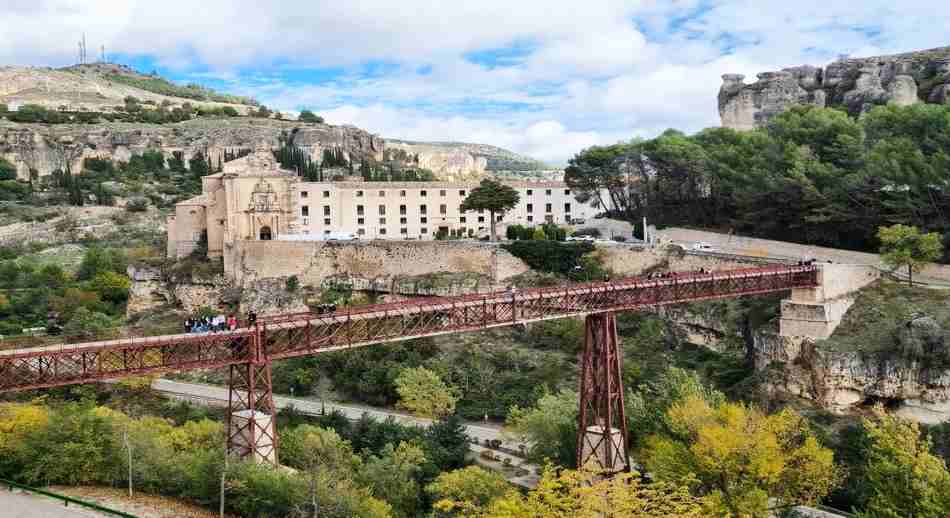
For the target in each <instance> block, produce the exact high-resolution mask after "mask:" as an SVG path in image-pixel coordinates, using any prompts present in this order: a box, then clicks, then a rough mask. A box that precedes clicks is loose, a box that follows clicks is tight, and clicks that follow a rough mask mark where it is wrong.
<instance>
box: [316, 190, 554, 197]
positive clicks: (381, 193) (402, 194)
mask: <svg viewBox="0 0 950 518" xmlns="http://www.w3.org/2000/svg"><path fill="white" fill-rule="evenodd" d="M525 194H527V195H528V196H533V195H534V189H528V190H526V191H525ZM544 194H545V196H550V195H551V189H545V190H544ZM564 194H565V195H566V196H570V194H571V190H570V189H564ZM377 195H378V196H379V197H380V198H385V197H386V191H378V192H377ZM309 196H310V193H309V192H308V191H300V197H301V198H307V197H309ZM399 196H400V197H402V198H405V197H406V191H399ZM419 196H422V197H426V196H428V191H426V190H425V189H423V190H420V191H419ZM439 196H442V197H443V198H444V197H445V196H446V190H445V189H441V190H439ZM459 196H463V197H464V196H465V189H460V190H459ZM323 197H324V198H329V197H330V191H323ZM356 197H357V198H362V197H363V191H356Z"/></svg>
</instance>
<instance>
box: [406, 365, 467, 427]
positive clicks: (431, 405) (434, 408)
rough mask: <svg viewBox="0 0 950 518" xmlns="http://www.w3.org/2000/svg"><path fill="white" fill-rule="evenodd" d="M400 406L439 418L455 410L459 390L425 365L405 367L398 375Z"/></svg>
mask: <svg viewBox="0 0 950 518" xmlns="http://www.w3.org/2000/svg"><path fill="white" fill-rule="evenodd" d="M396 392H397V393H398V394H399V402H398V403H397V404H396V406H398V407H399V408H404V409H406V410H408V411H410V412H412V413H413V414H416V415H419V416H422V417H432V418H439V417H444V416H447V415H450V414H452V413H453V412H455V402H456V401H458V393H457V391H456V390H455V389H454V388H453V387H451V386H449V385H446V384H445V382H444V381H442V378H440V377H439V375H438V374H436V373H434V372H432V371H430V370H429V369H427V368H425V367H410V368H406V369H403V370H402V371H401V372H400V373H399V376H398V377H396Z"/></svg>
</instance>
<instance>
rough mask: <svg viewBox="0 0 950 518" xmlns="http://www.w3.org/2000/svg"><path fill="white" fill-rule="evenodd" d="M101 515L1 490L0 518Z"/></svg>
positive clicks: (69, 517) (29, 494) (44, 499)
mask: <svg viewBox="0 0 950 518" xmlns="http://www.w3.org/2000/svg"><path fill="white" fill-rule="evenodd" d="M90 516H95V517H103V516H106V515H104V514H100V513H97V512H94V511H91V510H88V509H83V508H82V507H78V506H75V505H71V506H69V507H66V506H65V505H63V502H60V501H58V500H53V499H50V498H47V497H44V496H40V495H34V494H31V493H25V492H22V491H20V490H16V489H15V490H13V491H8V490H7V489H6V488H2V489H0V518H89V517H90Z"/></svg>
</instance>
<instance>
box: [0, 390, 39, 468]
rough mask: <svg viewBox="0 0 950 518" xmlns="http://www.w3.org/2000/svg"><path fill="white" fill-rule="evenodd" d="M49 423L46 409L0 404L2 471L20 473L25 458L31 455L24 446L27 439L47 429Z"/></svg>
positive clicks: (0, 466) (0, 460) (25, 405)
mask: <svg viewBox="0 0 950 518" xmlns="http://www.w3.org/2000/svg"><path fill="white" fill-rule="evenodd" d="M48 423H49V412H48V411H47V410H46V408H45V407H42V406H40V405H33V404H21V403H0V470H2V471H12V472H15V471H18V469H19V468H18V467H19V466H22V462H23V461H24V460H26V459H25V458H24V456H28V455H30V454H31V452H29V451H28V450H27V449H26V448H24V446H23V445H24V441H25V439H26V438H27V437H29V436H30V435H32V434H34V433H37V432H39V431H41V430H43V429H44V428H46V426H47V424H48ZM15 468H16V469H15Z"/></svg>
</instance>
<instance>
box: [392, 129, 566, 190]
mask: <svg viewBox="0 0 950 518" xmlns="http://www.w3.org/2000/svg"><path fill="white" fill-rule="evenodd" d="M386 149H392V150H401V151H404V152H405V153H407V154H408V155H410V156H413V157H415V156H417V155H418V157H419V163H418V165H419V167H422V168H424V169H429V170H431V171H433V172H434V173H436V175H437V176H439V177H441V178H444V179H451V180H472V179H478V178H481V177H482V176H484V175H485V174H486V173H495V172H502V171H518V172H523V171H542V170H545V169H549V167H548V166H547V165H545V164H544V163H543V162H540V161H538V160H535V159H533V158H530V157H526V156H524V155H519V154H517V153H514V152H511V151H508V150H507V149H502V148H500V147H495V146H489V145H486V144H470V143H465V142H410V141H406V140H395V139H388V140H387V141H386Z"/></svg>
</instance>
